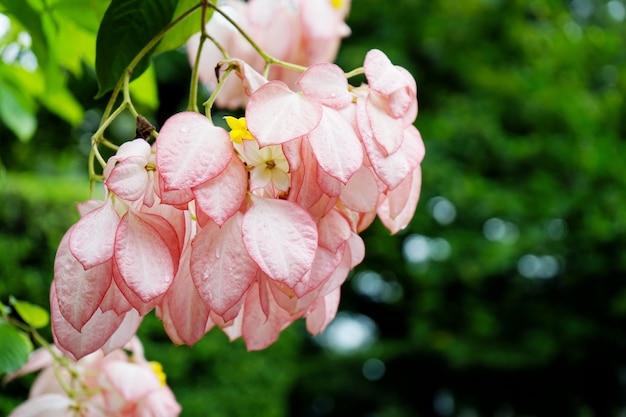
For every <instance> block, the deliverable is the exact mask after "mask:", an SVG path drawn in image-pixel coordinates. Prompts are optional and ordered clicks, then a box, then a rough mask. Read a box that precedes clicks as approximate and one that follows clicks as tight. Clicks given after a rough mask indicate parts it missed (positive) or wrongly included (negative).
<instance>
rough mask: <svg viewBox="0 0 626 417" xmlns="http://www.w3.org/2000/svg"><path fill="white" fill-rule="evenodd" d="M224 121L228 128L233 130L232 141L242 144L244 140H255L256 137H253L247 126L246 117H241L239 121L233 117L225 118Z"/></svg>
mask: <svg viewBox="0 0 626 417" xmlns="http://www.w3.org/2000/svg"><path fill="white" fill-rule="evenodd" d="M224 119H225V120H226V123H227V124H228V127H230V129H231V131H230V140H232V141H233V142H235V143H242V142H243V140H244V139H245V140H253V139H254V136H252V133H250V131H249V130H248V127H247V126H246V118H245V117H240V118H239V119H237V118H235V117H233V116H225V117H224Z"/></svg>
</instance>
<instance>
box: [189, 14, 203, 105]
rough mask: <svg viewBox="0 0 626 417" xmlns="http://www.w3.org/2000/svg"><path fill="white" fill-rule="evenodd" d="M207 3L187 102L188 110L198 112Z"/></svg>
mask: <svg viewBox="0 0 626 417" xmlns="http://www.w3.org/2000/svg"><path fill="white" fill-rule="evenodd" d="M206 9H207V7H206V4H205V3H203V4H202V20H201V21H200V23H201V24H202V28H201V31H200V33H201V34H200V42H199V43H198V51H197V52H196V59H195V60H194V63H193V69H192V71H191V83H190V85H189V103H188V104H187V110H189V111H194V112H196V113H198V112H199V111H198V77H199V75H198V74H199V71H200V57H201V56H202V47H203V46H204V42H205V41H206V37H205V34H206V28H205V25H204V22H205V20H206Z"/></svg>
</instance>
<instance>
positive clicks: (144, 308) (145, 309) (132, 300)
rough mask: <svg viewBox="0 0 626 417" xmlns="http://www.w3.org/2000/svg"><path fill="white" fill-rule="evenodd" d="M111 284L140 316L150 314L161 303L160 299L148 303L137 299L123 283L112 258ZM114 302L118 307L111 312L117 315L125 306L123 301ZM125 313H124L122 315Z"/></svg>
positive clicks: (124, 282)
mask: <svg viewBox="0 0 626 417" xmlns="http://www.w3.org/2000/svg"><path fill="white" fill-rule="evenodd" d="M113 282H114V283H115V287H116V289H117V291H119V292H120V293H121V294H122V296H123V297H124V298H125V299H126V301H127V303H128V304H130V306H131V308H134V309H135V310H137V311H138V312H139V315H140V316H145V315H146V314H148V313H149V312H151V311H152V310H153V309H154V308H155V307H156V306H157V305H158V304H159V302H160V301H161V298H162V297H157V298H155V299H154V300H152V301H150V302H145V301H143V300H142V299H141V298H139V296H138V295H137V294H135V292H134V291H133V290H131V289H130V288H129V287H128V285H127V284H126V281H124V278H123V277H122V275H121V274H120V271H119V268H118V266H117V262H115V258H113ZM114 291H115V290H114ZM116 301H117V302H118V304H119V305H118V306H116V307H115V308H113V309H112V310H113V311H115V312H116V313H118V311H120V310H123V309H124V308H125V304H124V302H123V300H116ZM107 308H108V306H107ZM100 310H102V311H106V310H105V309H103V308H102V307H100ZM126 311H128V310H126ZM126 311H124V313H125V312H126ZM118 314H119V313H118Z"/></svg>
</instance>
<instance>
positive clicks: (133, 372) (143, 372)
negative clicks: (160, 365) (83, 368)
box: [103, 360, 161, 403]
mask: <svg viewBox="0 0 626 417" xmlns="http://www.w3.org/2000/svg"><path fill="white" fill-rule="evenodd" d="M103 373H104V375H105V377H106V378H107V379H108V381H109V383H110V384H111V385H112V386H113V388H114V389H115V390H116V391H117V392H118V393H119V394H120V395H121V396H122V397H123V398H124V400H125V401H126V402H128V403H133V402H137V401H138V400H140V399H141V398H142V397H144V396H146V395H147V394H149V393H150V392H153V391H157V390H159V389H160V388H161V383H160V382H159V379H158V378H157V376H156V374H155V373H154V371H152V369H150V368H149V367H148V366H141V365H139V364H137V363H131V362H125V361H119V360H116V361H110V362H108V363H107V364H106V366H104V368H103Z"/></svg>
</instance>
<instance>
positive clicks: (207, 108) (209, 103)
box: [204, 65, 235, 119]
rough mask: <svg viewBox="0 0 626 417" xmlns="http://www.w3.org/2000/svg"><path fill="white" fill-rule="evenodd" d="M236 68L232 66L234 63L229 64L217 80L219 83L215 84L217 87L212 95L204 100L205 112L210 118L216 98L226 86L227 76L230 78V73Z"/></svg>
mask: <svg viewBox="0 0 626 417" xmlns="http://www.w3.org/2000/svg"><path fill="white" fill-rule="evenodd" d="M234 69H235V67H234V66H232V65H229V66H228V68H227V69H226V71H224V75H223V76H222V77H221V78H220V79H219V81H218V82H217V85H216V86H215V89H214V90H213V92H212V93H211V96H210V97H209V98H208V100H207V101H205V102H204V114H205V115H206V117H208V118H209V119H210V118H211V108H212V107H213V103H214V102H215V99H216V98H217V95H218V94H219V92H220V90H221V89H222V87H223V86H224V82H225V81H226V78H228V75H229V74H230V73H231V71H232V70H234Z"/></svg>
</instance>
